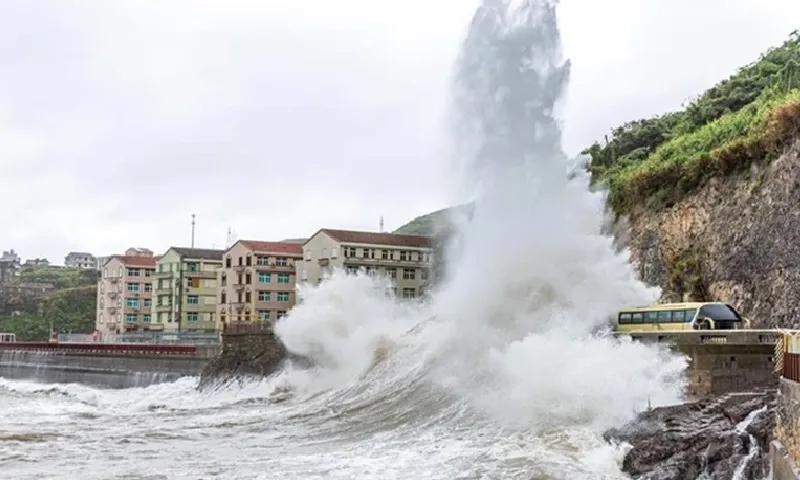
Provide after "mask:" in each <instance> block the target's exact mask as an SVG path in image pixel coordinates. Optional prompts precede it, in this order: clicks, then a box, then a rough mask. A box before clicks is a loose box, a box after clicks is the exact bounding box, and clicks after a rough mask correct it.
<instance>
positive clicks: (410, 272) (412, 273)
mask: <svg viewBox="0 0 800 480" xmlns="http://www.w3.org/2000/svg"><path fill="white" fill-rule="evenodd" d="M416 274H417V271H416V270H414V269H413V268H404V269H403V280H414V279H415V278H416V276H417V275H416Z"/></svg>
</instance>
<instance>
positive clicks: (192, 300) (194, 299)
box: [186, 295, 200, 305]
mask: <svg viewBox="0 0 800 480" xmlns="http://www.w3.org/2000/svg"><path fill="white" fill-rule="evenodd" d="M186 303H188V304H189V305H197V304H198V303H200V297H198V296H197V295H187V297H186Z"/></svg>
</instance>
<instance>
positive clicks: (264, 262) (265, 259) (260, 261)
mask: <svg viewBox="0 0 800 480" xmlns="http://www.w3.org/2000/svg"><path fill="white" fill-rule="evenodd" d="M256 265H269V258H268V257H262V256H260V255H259V256H258V257H256Z"/></svg>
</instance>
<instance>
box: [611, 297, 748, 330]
mask: <svg viewBox="0 0 800 480" xmlns="http://www.w3.org/2000/svg"><path fill="white" fill-rule="evenodd" d="M748 328H750V319H748V318H747V317H743V316H742V315H741V314H740V313H739V312H737V311H736V309H735V308H733V307H732V306H731V305H728V304H727V303H722V302H691V303H661V304H657V305H651V306H648V307H635V308H626V309H622V310H620V311H619V313H618V314H617V318H616V319H615V320H614V331H617V332H643V331H644V332H646V331H653V330H744V329H748Z"/></svg>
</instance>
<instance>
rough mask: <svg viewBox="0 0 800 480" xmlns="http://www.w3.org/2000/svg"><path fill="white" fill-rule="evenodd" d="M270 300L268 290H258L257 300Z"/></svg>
mask: <svg viewBox="0 0 800 480" xmlns="http://www.w3.org/2000/svg"><path fill="white" fill-rule="evenodd" d="M270 300H272V295H271V294H270V293H269V292H258V301H259V302H269V301H270Z"/></svg>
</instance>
